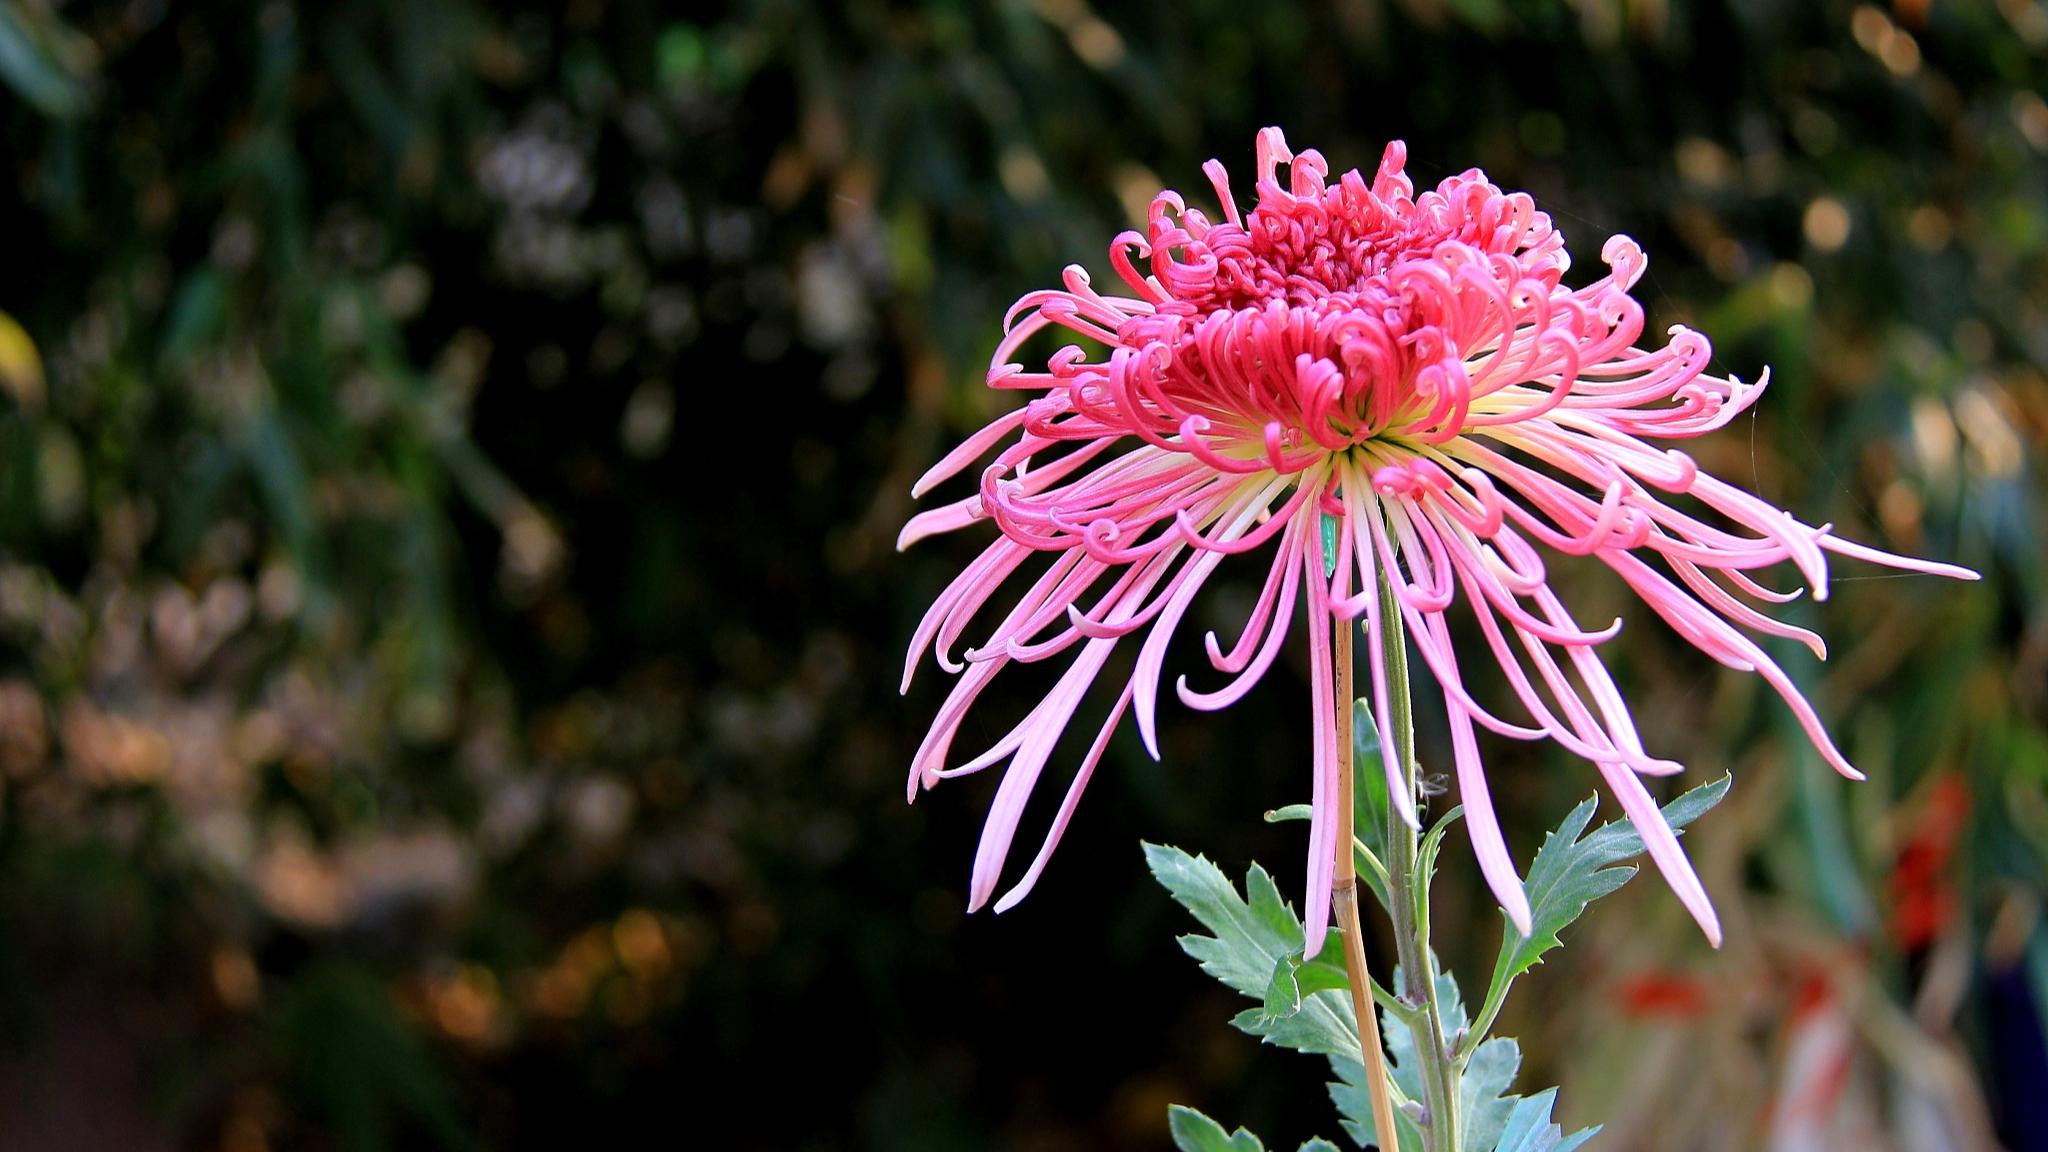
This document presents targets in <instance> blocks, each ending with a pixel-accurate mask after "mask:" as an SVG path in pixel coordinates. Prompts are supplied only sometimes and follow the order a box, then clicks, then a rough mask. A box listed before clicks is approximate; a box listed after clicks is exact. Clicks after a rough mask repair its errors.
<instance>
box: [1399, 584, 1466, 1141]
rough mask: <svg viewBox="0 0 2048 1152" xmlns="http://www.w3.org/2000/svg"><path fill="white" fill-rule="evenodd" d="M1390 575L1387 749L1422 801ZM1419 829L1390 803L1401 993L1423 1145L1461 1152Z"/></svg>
mask: <svg viewBox="0 0 2048 1152" xmlns="http://www.w3.org/2000/svg"><path fill="white" fill-rule="evenodd" d="M1390 579H1391V575H1390V574H1389V575H1383V576H1382V577H1381V580H1380V643H1381V652H1380V658H1381V660H1382V662H1383V663H1384V666H1385V668H1386V678H1387V703H1388V711H1389V712H1391V713H1392V716H1391V720H1392V724H1393V729H1394V730H1393V732H1392V733H1390V735H1391V737H1392V739H1391V740H1390V741H1388V743H1387V752H1388V754H1390V755H1395V756H1399V757H1400V759H1401V775H1402V778H1403V780H1404V781H1405V784H1404V786H1405V787H1406V788H1407V789H1408V796H1409V798H1410V799H1411V800H1413V801H1414V802H1415V803H1416V804H1417V805H1418V806H1419V805H1420V803H1421V796H1420V790H1419V788H1418V786H1417V784H1418V782H1417V780H1416V765H1415V747H1414V736H1415V716H1414V712H1413V709H1412V708H1411V707H1410V703H1409V691H1410V689H1409V684H1408V634H1407V629H1406V628H1404V627H1403V626H1402V623H1401V606H1400V604H1399V603H1398V602H1396V600H1395V598H1394V591H1393V586H1392V584H1391V583H1390ZM1417 848H1418V843H1417V837H1416V832H1415V829H1414V828H1412V827H1410V826H1409V825H1408V822H1407V821H1405V820H1403V819H1401V816H1400V813H1399V810H1398V805H1395V804H1389V805H1387V861H1386V865H1387V880H1388V896H1389V897H1390V901H1389V902H1390V903H1391V904H1392V905H1393V907H1392V908H1390V909H1388V911H1389V912H1390V913H1391V914H1392V917H1393V921H1394V947H1395V951H1396V954H1397V955H1398V956H1399V957H1400V962H1401V979H1402V987H1401V989H1400V995H1401V998H1402V999H1403V1000H1404V1001H1406V1002H1407V1003H1408V1004H1409V1005H1410V1006H1411V1008H1412V1009H1419V1011H1411V1012H1410V1013H1409V1014H1408V1015H1407V1016H1406V1023H1407V1025H1408V1029H1409V1032H1410V1034H1411V1035H1412V1036H1413V1038H1414V1042H1415V1055H1416V1059H1417V1060H1419V1061H1420V1062H1421V1063H1422V1067H1421V1068H1419V1069H1417V1071H1418V1072H1419V1073H1420V1076H1421V1079H1422V1095H1423V1107H1424V1108H1425V1109H1426V1111H1427V1115H1426V1116H1425V1117H1424V1120H1423V1123H1422V1126H1421V1127H1422V1146H1423V1149H1424V1152H1459V1149H1458V1074H1459V1067H1458V1062H1457V1060H1456V1058H1455V1056H1454V1055H1453V1053H1452V1052H1451V1050H1450V1044H1449V1042H1448V1039H1447V1038H1446V1037H1445V1036H1444V1027H1443V1013H1442V1010H1441V1008H1440V1006H1439V1005H1438V1003H1437V995H1436V957H1435V956H1434V955H1432V954H1431V952H1430V949H1429V881H1428V877H1427V876H1424V875H1422V874H1421V870H1420V868H1419V867H1418V864H1419V861H1418V859H1417Z"/></svg>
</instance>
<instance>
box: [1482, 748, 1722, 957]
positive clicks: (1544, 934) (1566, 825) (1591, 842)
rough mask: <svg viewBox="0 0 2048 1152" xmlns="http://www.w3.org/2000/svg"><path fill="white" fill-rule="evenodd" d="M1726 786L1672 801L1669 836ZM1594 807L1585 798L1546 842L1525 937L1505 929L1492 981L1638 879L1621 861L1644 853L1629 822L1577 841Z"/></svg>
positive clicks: (1718, 783)
mask: <svg viewBox="0 0 2048 1152" xmlns="http://www.w3.org/2000/svg"><path fill="white" fill-rule="evenodd" d="M1729 783H1730V778H1729V777H1727V776H1723V777H1721V778H1720V779H1719V780H1715V781H1712V782H1710V783H1707V784H1702V785H1700V786H1699V787H1697V788H1694V789H1693V790H1692V791H1690V792H1687V793H1686V794H1685V795H1683V796H1680V797H1679V798H1678V799H1676V800H1673V801H1672V802H1671V803H1669V804H1667V805H1665V806H1664V822H1665V823H1667V824H1669V825H1670V826H1671V828H1672V830H1673V831H1677V830H1679V829H1682V828H1684V827H1685V826H1686V825H1688V824H1690V823H1692V822H1693V821H1694V820H1696V819H1698V818H1699V817H1700V816H1701V815H1702V814H1704V813H1705V812H1706V811H1707V810H1708V809H1710V808H1712V807H1713V806H1714V805H1716V804H1719V803H1720V802H1721V798H1722V797H1724V796H1726V795H1727V794H1728V785H1729ZM1598 804H1599V798H1598V797H1589V798H1587V799H1586V800H1585V801H1584V802H1583V803H1581V804H1580V805H1579V806H1578V807H1576V808H1574V809H1572V810H1571V813H1570V814H1569V815H1567V816H1566V817H1565V818H1564V822H1563V823H1562V824H1559V825H1558V826H1557V829H1556V830H1555V831H1553V832H1551V833H1550V835H1549V836H1547V837H1545V838H1544V841H1543V847H1542V848H1541V849H1539V850H1537V853H1536V859H1535V860H1534V861H1532V862H1531V863H1530V865H1529V878H1528V880H1527V881H1526V882H1525V883H1524V885H1523V887H1524V890H1525V891H1527V892H1528V894H1529V913H1530V916H1529V923H1530V932H1529V935H1528V936H1527V937H1526V938H1515V935H1514V932H1513V929H1510V930H1509V936H1510V938H1511V939H1510V942H1509V944H1508V946H1507V949H1506V951H1505V952H1504V953H1503V956H1502V961H1501V965H1500V966H1499V968H1498V969H1497V974H1496V976H1495V979H1497V980H1498V979H1508V980H1512V979H1514V978H1515V977H1516V976H1519V975H1521V974H1522V973H1524V972H1527V971H1528V970H1529V969H1531V968H1533V967H1535V966H1536V965H1537V964H1538V963H1540V962H1541V961H1542V959H1543V954H1544V953H1546V952H1548V951H1550V950H1551V949H1552V948H1556V947H1558V946H1559V944H1561V943H1562V941H1560V940H1559V939H1558V933H1560V932H1562V931H1564V930H1565V929H1566V928H1567V927H1569V926H1570V925H1571V923H1572V921H1574V920H1577V919H1578V918H1579V917H1580V916H1582V915H1584V914H1585V911H1586V907H1587V905H1589V904H1591V903H1592V902H1593V901H1595V900H1598V899H1600V898H1601V897H1602V896H1606V895H1608V894H1609V893H1611V892H1613V891H1614V890H1615V889H1617V888H1620V887H1621V886H1622V885H1623V884H1626V883H1628V881H1629V878H1630V877H1632V876H1634V875H1635V874H1636V868H1635V866H1634V865H1630V864H1623V863H1622V861H1625V860H1628V859H1631V858H1632V857H1635V856H1639V855H1641V854H1642V852H1643V838H1642V837H1641V836H1640V835H1638V834H1637V832H1636V830H1635V826H1634V825H1632V824H1630V823H1629V822H1628V821H1627V820H1616V821H1614V822H1613V823H1611V824H1603V825H1601V826H1600V827H1599V828H1598V829H1596V830H1594V832H1593V833H1592V834H1591V835H1589V836H1586V837H1584V838H1583V839H1581V838H1580V833H1581V832H1583V831H1585V828H1586V824H1587V822H1588V821H1590V820H1591V819H1592V818H1593V810H1594V808H1595V807H1597V806H1598Z"/></svg>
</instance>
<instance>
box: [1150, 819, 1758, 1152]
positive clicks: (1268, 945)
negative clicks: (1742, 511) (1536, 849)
mask: <svg viewBox="0 0 2048 1152" xmlns="http://www.w3.org/2000/svg"><path fill="white" fill-rule="evenodd" d="M1726 791H1727V782H1726V781H1725V780H1723V781H1717V782H1716V783H1715V784H1710V785H1707V786H1706V787H1705V788H1701V789H1695V790H1694V792H1691V793H1687V794H1686V795H1685V796H1683V797H1680V798H1679V799H1678V800H1676V801H1674V802H1673V803H1672V804H1671V806H1670V807H1668V808H1666V809H1665V813H1666V816H1667V818H1668V819H1671V820H1673V821H1674V822H1679V823H1682V822H1688V821H1690V820H1692V819H1693V818H1695V817H1697V816H1698V815H1699V814H1700V813H1701V812H1704V811H1706V810H1707V808H1709V807H1712V805H1713V803H1714V802H1715V801H1717V800H1719V799H1720V797H1721V795H1722V794H1723V793H1725V792H1726ZM1591 815H1592V803H1591V802H1588V803H1586V804H1583V805H1580V806H1579V808H1577V809H1574V810H1573V813H1572V815H1571V816H1570V817H1568V818H1567V819H1566V821H1565V824H1564V826H1563V828H1561V829H1560V831H1559V833H1558V834H1557V835H1556V836H1554V839H1560V838H1561V839H1560V842H1561V843H1562V844H1566V845H1569V846H1570V854H1568V853H1567V852H1566V851H1565V850H1564V849H1556V850H1553V849H1552V848H1551V847H1550V846H1549V845H1546V846H1545V851H1546V852H1550V853H1551V858H1550V862H1549V864H1548V865H1547V867H1549V868H1552V869H1560V870H1562V871H1560V873H1559V874H1560V876H1562V875H1565V874H1566V873H1567V872H1568V871H1569V870H1568V869H1566V868H1565V865H1566V864H1567V863H1578V864H1584V863H1586V862H1588V861H1591V862H1593V863H1592V866H1593V867H1595V868H1596V869H1603V870H1604V872H1605V873H1613V872H1615V871H1618V870H1619V871H1624V872H1626V871H1628V870H1627V869H1617V868H1616V867H1615V862H1616V861H1618V860H1621V859H1625V858H1626V857H1628V856H1630V855H1634V854H1635V853H1637V852H1640V851H1641V850H1642V845H1641V841H1640V840H1638V839H1636V838H1635V836H1634V832H1633V830H1632V829H1629V828H1627V827H1626V825H1625V824H1623V825H1613V824H1610V825H1607V826H1605V827H1603V828H1600V829H1599V830H1597V831H1595V832H1594V833H1593V834H1592V835H1590V836H1587V837H1585V838H1584V839H1580V833H1581V832H1582V831H1583V830H1584V828H1585V826H1586V822H1587V820H1588V819H1589V818H1590V817H1591ZM1631 845H1633V847H1631ZM1616 853H1619V855H1616ZM1145 859H1146V862H1147V863H1148V864H1149V865H1150V866H1151V869H1152V874H1153V875H1154V876H1155V877H1157V878H1158V879H1159V882H1160V884H1162V885H1163V886H1164V887H1165V888H1166V890H1167V892H1168V893H1170V894H1171V895H1172V896H1173V898H1174V899H1175V900H1176V901H1178V902H1179V903H1180V904H1181V906H1183V907H1185V908H1186V909H1187V910H1188V911H1190V912H1192V913H1194V916H1195V919H1196V920H1198V921H1200V922H1201V924H1202V926H1203V927H1204V928H1206V929H1208V930H1209V932H1211V933H1213V935H1208V936H1203V935H1197V934H1189V935H1186V936H1183V937H1181V938H1180V946H1181V949H1182V950H1183V951H1185V952H1186V953H1187V954H1188V955H1190V956H1192V957H1194V958H1195V960H1196V961H1198V962H1199V963H1200V964H1201V966H1202V970H1203V971H1204V972H1207V973H1208V974H1209V975H1211V976H1214V977H1215V978H1216V979H1217V980H1219V981H1221V982H1222V983H1223V984H1225V985H1227V986H1228V987H1230V988H1233V989H1235V990H1236V991H1238V992H1240V993H1242V994H1243V995H1245V996H1248V997H1251V998H1252V999H1255V1000H1258V1001H1259V1002H1260V1007H1257V1008H1248V1009H1246V1010H1245V1011H1243V1012H1240V1013H1238V1015H1237V1016H1236V1017H1235V1018H1234V1019H1233V1020H1232V1021H1231V1023H1232V1024H1233V1025H1235V1026H1236V1027H1237V1028H1239V1029H1240V1030H1242V1031H1245V1032H1248V1033H1250V1034H1251V1035H1254V1036H1258V1037H1260V1038H1261V1039H1263V1040H1264V1041H1265V1042H1266V1043H1269V1044H1278V1045H1280V1046H1282V1047H1286V1048H1293V1049H1295V1050H1297V1051H1301V1052H1309V1053H1314V1054H1316V1055H1320V1056H1323V1057H1325V1058H1326V1059H1328V1060H1329V1061H1330V1068H1331V1071H1332V1072H1333V1073H1334V1074H1335V1075H1336V1079H1335V1080H1334V1081H1332V1082H1331V1083H1330V1085H1329V1089H1330V1099H1331V1101H1332V1102H1333V1103H1335V1104H1336V1106H1337V1111H1338V1113H1339V1115H1340V1120H1341V1122H1342V1124H1343V1127H1344V1131H1345V1132H1346V1134H1348V1135H1349V1136H1350V1137H1351V1138H1352V1139H1353V1140H1355V1141H1357V1142H1358V1144H1359V1145H1360V1146H1361V1147H1362V1146H1364V1145H1366V1144H1369V1143H1372V1142H1373V1136H1372V1133H1373V1124H1372V1105H1371V1101H1370V1096H1369V1094H1368V1093H1367V1091H1366V1087H1365V1068H1364V1065H1363V1064H1361V1063H1360V1062H1359V1059H1358V1056H1357V1052H1358V1032H1357V1024H1356V1017H1355V1016H1354V1015H1353V1014H1352V1009H1351V998H1350V996H1349V994H1348V984H1347V982H1346V979H1345V973H1344V967H1343V962H1342V958H1341V957H1342V953H1341V949H1342V942H1341V939H1340V938H1339V937H1338V936H1337V935H1336V934H1335V933H1332V935H1331V937H1330V942H1329V943H1328V944H1327V945H1326V946H1325V948H1324V952H1323V954H1322V955H1320V956H1318V957H1316V958H1315V959H1314V960H1304V959H1303V958H1302V954H1301V945H1302V939H1303V933H1302V927H1301V921H1300V920H1299V919H1298V918H1296V916H1295V914H1294V910H1293V909H1292V908H1291V907H1289V906H1288V904H1287V902H1286V901H1285V900H1283V899H1282V898H1281V896H1280V893H1279V890H1278V889H1277V888H1275V887H1274V885H1273V878H1272V877H1271V876H1270V875H1268V874H1267V873H1266V870H1265V869H1263V868H1261V867H1259V866H1258V865H1257V864H1254V865H1252V866H1251V868H1250V869H1249V870H1248V871H1247V872H1246V873H1245V881H1244V891H1243V893H1242V894H1240V892H1239V891H1238V889H1237V886H1236V885H1234V884H1232V883H1231V882H1230V880H1229V878H1228V877H1226V876H1225V875H1224V874H1223V872H1222V870H1221V869H1219V868H1217V867H1216V866H1215V865H1214V864H1212V863H1210V862H1209V861H1208V860H1205V859H1203V858H1202V857H1199V856H1190V855H1188V854H1187V853H1186V852H1183V851H1181V850H1180V849H1178V848H1173V847H1169V846H1164V845H1157V844H1147V845H1145ZM1541 859H1542V857H1541V856H1540V855H1539V861H1540V860H1541ZM1535 874H1536V872H1535V869H1534V868H1532V869H1531V875H1532V878H1533V877H1534V876H1535ZM1623 878H1624V879H1626V876H1624V877H1623ZM1609 890H1611V889H1609ZM1581 907H1582V908H1583V905H1582V906H1581ZM1393 979H1394V986H1395V987H1400V986H1401V984H1402V978H1401V973H1400V972H1399V971H1398V970H1397V971H1396V972H1395V973H1394V977H1393ZM1436 994H1437V1008H1438V1016H1439V1017H1440V1019H1441V1021H1442V1024H1443V1028H1444V1031H1445V1034H1446V1035H1445V1036H1444V1037H1440V1038H1439V1039H1440V1042H1446V1041H1448V1039H1449V1038H1450V1037H1454V1036H1456V1035H1457V1034H1458V1033H1459V1032H1460V1030H1462V1029H1464V1028H1466V1027H1467V1025H1468V1023H1469V1017H1468V1015H1467V1013H1466V1009H1465V1003H1464V998H1463V996H1462V995H1461V994H1460V992H1459V990H1458V982H1457V980H1456V979H1455V978H1454V977H1452V976H1451V974H1450V973H1448V972H1441V973H1439V974H1438V976H1437V978H1436ZM1381 1031H1382V1033H1383V1034H1384V1036H1385V1038H1386V1045H1387V1055H1388V1059H1389V1077H1390V1078H1391V1079H1392V1081H1393V1083H1394V1087H1395V1088H1396V1089H1397V1090H1398V1091H1399V1092H1400V1093H1401V1095H1402V1096H1403V1097H1405V1098H1406V1099H1409V1100H1420V1099H1422V1097H1423V1090H1422V1078H1421V1062H1420V1060H1419V1059H1418V1057H1417V1055H1416V1050H1415V1035H1414V1033H1413V1032H1412V1031H1411V1030H1410V1029H1409V1027H1408V1025H1407V1024H1406V1022H1404V1021H1402V1020H1399V1019H1395V1018H1393V1017H1389V1016H1387V1015H1385V1013H1384V1012H1383V1013H1382V1014H1381ZM1521 1065H1522V1052H1521V1047H1520V1046H1519V1045H1517V1044H1516V1043H1515V1042H1514V1041H1513V1040H1510V1039H1506V1038H1499V1037H1497V1038H1493V1039H1489V1040H1486V1041H1485V1042H1483V1043H1481V1044H1480V1045H1479V1046H1478V1047H1477V1048H1476V1049H1474V1050H1473V1052H1472V1055H1471V1058H1470V1060H1469V1061H1467V1063H1466V1065H1465V1071H1464V1076H1463V1078H1462V1080H1461V1081H1460V1087H1459V1107H1460V1111H1461V1114H1462V1116H1463V1117H1464V1128H1463V1131H1462V1132H1461V1133H1460V1137H1459V1149H1458V1152H1569V1150H1570V1149H1572V1148H1576V1147H1578V1145H1579V1144H1582V1143H1584V1142H1585V1141H1586V1140H1587V1139H1589V1138H1590V1137H1591V1136H1592V1133H1591V1132H1581V1133H1578V1134H1575V1135H1573V1136H1571V1137H1569V1138H1565V1137H1562V1136H1561V1135H1560V1133H1559V1132H1558V1129H1557V1126H1556V1125H1555V1124H1551V1123H1550V1120H1549V1117H1550V1110H1551V1102H1552V1101H1553V1100H1554V1099H1555V1097H1556V1091H1555V1090H1554V1089H1552V1090H1550V1091H1547V1092H1544V1093H1540V1094H1538V1095H1536V1096H1533V1097H1530V1098H1529V1099H1527V1100H1524V1099H1522V1098H1521V1097H1518V1096H1515V1095H1513V1094H1512V1093H1510V1092H1509V1091H1508V1089H1509V1088H1510V1087H1511V1086H1512V1085H1513V1083H1514V1078H1515V1074H1516V1073H1517V1072H1518V1071H1520V1069H1521ZM1395 1122H1396V1125H1397V1126H1398V1128H1399V1131H1398V1132H1397V1133H1396V1139H1397V1142H1398V1143H1399V1145H1400V1152H1420V1149H1421V1147H1422V1134H1421V1131H1420V1130H1419V1129H1418V1128H1417V1127H1416V1126H1415V1124H1414V1122H1413V1121H1412V1120H1410V1119H1409V1117H1408V1115H1407V1114H1406V1113H1405V1112H1401V1113H1397V1114H1396V1121H1395ZM1172 1123H1173V1133H1174V1140H1175V1143H1176V1144H1177V1146H1178V1147H1180V1148H1182V1149H1188V1148H1201V1149H1211V1148H1213V1149H1224V1150H1226V1152H1261V1150H1262V1148H1263V1146H1262V1145H1261V1144H1260V1143H1259V1142H1258V1140H1257V1138H1256V1137H1254V1136H1252V1135H1251V1134H1250V1133H1248V1132H1246V1131H1244V1130H1243V1129H1239V1130H1238V1131H1237V1132H1235V1133H1229V1134H1226V1133H1225V1132H1224V1131H1223V1128H1222V1126H1221V1125H1219V1124H1216V1123H1215V1122H1214V1121H1211V1120H1209V1119H1208V1118H1207V1117H1205V1116H1203V1115H1202V1114H1201V1113H1199V1112H1195V1111H1193V1110H1191V1109H1185V1108H1178V1107H1177V1108H1175V1109H1174V1110H1173V1112H1172ZM1328 1147H1329V1146H1328V1145H1327V1144H1325V1143H1322V1142H1318V1141H1310V1142H1309V1144H1306V1145H1304V1146H1303V1152H1323V1150H1324V1149H1326V1148H1328Z"/></svg>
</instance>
